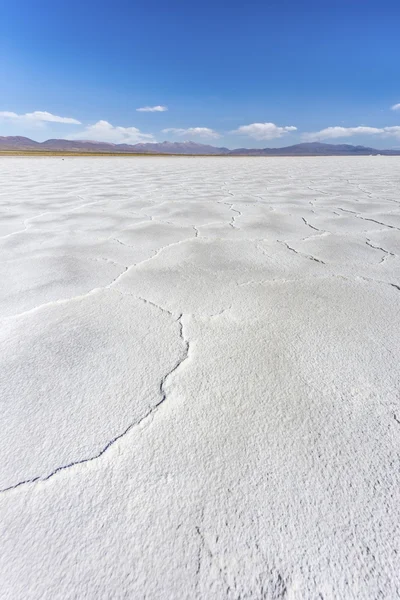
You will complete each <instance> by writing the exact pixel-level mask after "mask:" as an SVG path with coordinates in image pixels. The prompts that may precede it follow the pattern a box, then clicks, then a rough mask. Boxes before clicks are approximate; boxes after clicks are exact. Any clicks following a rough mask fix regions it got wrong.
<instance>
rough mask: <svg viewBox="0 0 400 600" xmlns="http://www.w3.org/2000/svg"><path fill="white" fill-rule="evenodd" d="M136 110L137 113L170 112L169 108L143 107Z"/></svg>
mask: <svg viewBox="0 0 400 600" xmlns="http://www.w3.org/2000/svg"><path fill="white" fill-rule="evenodd" d="M136 110H137V112H165V111H166V110H168V106H161V105H158V106H142V107H140V108H137V109H136Z"/></svg>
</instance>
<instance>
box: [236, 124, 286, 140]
mask: <svg viewBox="0 0 400 600" xmlns="http://www.w3.org/2000/svg"><path fill="white" fill-rule="evenodd" d="M291 131H297V127H294V126H293V125H290V126H287V127H279V126H278V125H275V123H251V124H250V125H242V126H241V127H238V129H234V130H233V131H231V133H234V134H240V135H247V136H248V137H251V138H254V139H255V140H272V139H274V138H280V137H282V136H283V135H285V134H286V133H290V132H291Z"/></svg>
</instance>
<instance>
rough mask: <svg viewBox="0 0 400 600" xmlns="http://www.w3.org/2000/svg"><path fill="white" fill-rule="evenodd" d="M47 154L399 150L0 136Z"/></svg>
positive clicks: (10, 144) (4, 143)
mask: <svg viewBox="0 0 400 600" xmlns="http://www.w3.org/2000/svg"><path fill="white" fill-rule="evenodd" d="M2 150H3V151H6V150H9V151H24V150H35V151H48V152H99V153H101V152H106V153H112V154H118V153H129V154H135V153H136V154H143V153H144V154H188V155H196V154H197V155H199V154H203V155H225V156H235V155H236V156H368V155H371V154H372V155H379V154H382V155H385V156H396V155H397V156H398V155H400V150H376V149H375V148H368V147H366V146H352V145H351V144H324V143H321V142H305V143H303V144H295V145H294V146H286V147H284V148H236V149H235V150H229V149H228V148H218V147H216V146H210V145H208V144H198V143H196V142H191V141H188V142H161V143H156V142H154V143H152V142H146V143H139V144H133V145H132V144H112V143H110V142H95V141H91V140H62V139H60V140H57V139H54V140H46V141H45V142H35V141H34V140H31V139H29V138H27V137H22V136H8V137H2V136H0V151H2Z"/></svg>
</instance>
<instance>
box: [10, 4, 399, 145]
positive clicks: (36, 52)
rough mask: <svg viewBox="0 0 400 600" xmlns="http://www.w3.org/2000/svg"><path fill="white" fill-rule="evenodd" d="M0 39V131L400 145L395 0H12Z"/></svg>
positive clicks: (228, 141) (224, 142) (234, 141)
mask: <svg viewBox="0 0 400 600" xmlns="http://www.w3.org/2000/svg"><path fill="white" fill-rule="evenodd" d="M0 40H1V42H0V44H1V48H0V52H1V67H0V68H1V72H0V76H1V89H0V111H1V113H3V114H2V116H0V135H27V136H29V137H33V138H34V139H38V140H43V139H47V138H50V137H79V138H83V139H89V138H93V139H101V136H102V137H103V138H105V139H107V140H110V141H115V142H119V141H124V140H125V141H128V142H131V143H134V142H135V141H137V140H141V139H147V140H151V139H153V138H154V139H155V140H157V141H162V140H164V139H170V140H182V139H193V140H196V141H201V142H206V143H212V144H214V145H227V146H229V147H237V146H246V147H264V146H283V145H288V144H292V143H297V142H299V141H304V140H305V139H321V140H322V141H328V142H334V143H354V144H356V143H362V144H366V145H373V146H375V147H378V148H379V147H380V148H383V147H388V148H389V147H400V106H399V109H397V110H393V109H392V108H391V107H392V106H394V105H396V104H400V2H399V0H396V1H395V0H393V1H388V0H381V1H379V2H378V1H375V0H346V1H344V0H334V1H327V0H319V1H315V0H303V1H302V0H264V1H260V0H249V1H247V2H243V1H240V2H238V1H237V0H231V2H226V1H224V2H223V1H221V0H213V1H210V0H203V1H202V2H198V3H195V2H193V1H190V0H186V1H177V0H170V1H168V2H167V1H160V0H153V1H151V2H143V1H142V0H140V1H136V2H135V1H134V0H130V1H125V0H114V1H113V2H105V1H104V0H96V2H94V1H93V0H79V1H77V0H69V1H68V2H66V1H61V2H54V0H52V1H51V2H50V1H49V0H37V1H36V2H32V0H16V1H15V2H14V3H11V2H10V1H7V2H4V3H3V4H2V9H1V24H0ZM153 106H162V107H167V109H168V110H164V111H160V110H159V111H155V112H140V111H137V108H142V107H153ZM37 111H42V112H47V113H50V114H51V115H55V116H57V117H63V118H67V119H71V118H72V119H75V120H77V121H80V122H81V124H73V123H72V124H71V123H62V122H57V121H51V120H50V121H49V120H47V119H52V118H53V117H51V116H50V117H49V116H48V115H43V114H40V113H39V114H33V115H32V114H31V115H30V116H24V115H26V114H27V113H37ZM7 113H15V114H16V115H18V116H13V115H12V114H11V115H10V114H7ZM99 121H104V122H106V123H101V124H99V123H98V122H99ZM255 123H256V124H257V123H258V124H261V125H259V126H254V124H255ZM266 123H267V124H269V125H265V124H266ZM270 124H273V125H270ZM240 127H244V129H239V128H240ZM287 127H296V128H297V129H296V130H291V129H289V130H287V129H285V128H287ZM334 127H341V128H343V129H340V130H339V129H330V128H334ZM358 127H363V129H356V128H358ZM396 127H399V129H398V130H396V129H395V128H396ZM117 128H119V129H117ZM364 128H366V129H364ZM369 128H372V129H369ZM163 129H171V130H172V131H168V132H166V133H165V132H163ZM323 130H328V131H323ZM317 132H319V133H317ZM320 132H322V133H320ZM310 133H312V135H311V136H310V135H307V134H310ZM217 135H218V136H220V137H217ZM339 136H340V137H339Z"/></svg>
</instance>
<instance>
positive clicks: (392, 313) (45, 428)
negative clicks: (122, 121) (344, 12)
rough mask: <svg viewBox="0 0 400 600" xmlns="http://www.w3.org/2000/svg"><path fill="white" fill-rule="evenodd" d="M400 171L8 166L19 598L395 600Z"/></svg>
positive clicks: (144, 161)
mask: <svg viewBox="0 0 400 600" xmlns="http://www.w3.org/2000/svg"><path fill="white" fill-rule="evenodd" d="M399 167H400V162H399V159H397V158H395V157H390V158H389V157H388V158H384V157H363V158H353V157H352V158H315V159H314V158H305V159H302V158H299V159H296V158H289V159H285V158H273V159H265V158H260V159H258V158H196V159H192V158H131V159H124V158H117V157H115V158H109V159H108V158H98V159H93V158H86V159H85V158H71V159H68V160H67V159H65V160H64V161H61V160H60V159H52V158H46V159H36V158H35V159H30V158H6V159H2V160H1V162H0V171H1V178H2V188H1V191H0V209H1V215H2V216H1V218H0V248H1V254H0V257H1V261H0V270H1V277H2V281H3V288H2V293H1V295H0V317H1V328H0V360H1V369H0V402H1V416H2V443H1V445H0V464H1V466H2V468H1V471H0V488H1V492H0V539H1V551H0V572H1V582H0V583H1V585H0V598H7V599H8V598H10V599H21V600H22V599H24V600H26V599H39V598H41V599H42V598H49V599H50V598H51V599H54V598H60V599H61V598H62V599H63V600H64V599H68V598H71V599H72V598H90V599H92V598H93V599H96V600H97V599H98V598H127V597H129V598H148V599H165V598H171V599H172V598H173V599H186V598H199V599H200V598H201V599H203V598H207V599H214V598H215V599H218V600H220V599H221V598H227V599H239V598H241V599H244V598H248V599H250V598H254V599H261V598H264V599H267V600H269V599H271V600H276V599H291V600H293V599H302V600H303V599H314V598H315V599H317V598H319V599H322V598H323V599H324V600H327V599H332V600H333V599H337V598H343V599H345V600H348V599H352V598H357V599H363V600H364V599H369V598H370V599H375V598H396V597H399V596H400V577H399V573H400V559H399V556H400V554H399V542H400V535H399V528H400V525H399V524H400V518H399V517H400V514H399V513H400V508H399V507H400V492H399V490H400V485H399V484H400V481H399V479H400V476H399V469H398V456H399V438H400V429H399V422H400V406H399V381H400V369H399V365H400V342H399V340H400V335H399V330H400V327H399V325H400V318H399V317H400V314H399V312H400V311H399V306H400V303H399V301H400V296H399V291H400V263H399V254H400V252H399V251H400V231H399V228H400V201H399V189H400V177H399V172H400V171H399Z"/></svg>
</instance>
